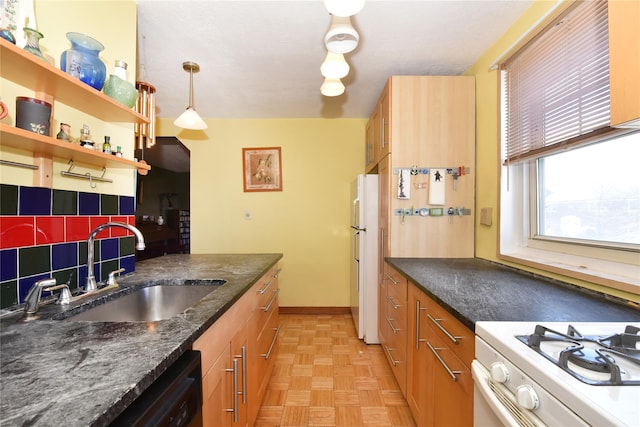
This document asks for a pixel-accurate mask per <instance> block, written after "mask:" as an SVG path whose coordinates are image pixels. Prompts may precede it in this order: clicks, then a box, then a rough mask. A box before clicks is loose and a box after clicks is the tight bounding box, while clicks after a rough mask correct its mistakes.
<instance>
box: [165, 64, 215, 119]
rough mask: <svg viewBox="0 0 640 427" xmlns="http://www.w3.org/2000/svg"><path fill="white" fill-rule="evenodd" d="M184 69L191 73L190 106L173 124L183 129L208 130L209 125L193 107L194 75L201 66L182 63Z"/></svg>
mask: <svg viewBox="0 0 640 427" xmlns="http://www.w3.org/2000/svg"><path fill="white" fill-rule="evenodd" d="M182 68H183V69H184V70H185V71H188V72H189V106H188V107H187V109H186V110H185V111H184V113H182V114H181V115H180V116H179V117H178V118H177V119H176V120H175V121H174V122H173V124H174V125H176V126H178V127H180V128H183V129H193V130H202V129H206V128H207V124H206V123H205V122H204V120H202V118H201V117H200V115H199V114H198V113H197V112H196V109H195V107H194V106H193V73H197V72H198V71H200V66H199V65H198V64H196V63H195V62H191V61H187V62H183V63H182Z"/></svg>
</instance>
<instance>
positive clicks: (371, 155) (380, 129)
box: [365, 82, 391, 173]
mask: <svg viewBox="0 0 640 427" xmlns="http://www.w3.org/2000/svg"><path fill="white" fill-rule="evenodd" d="M390 87H391V86H390V83H389V82H387V84H386V85H385V87H384V89H383V91H382V93H381V94H380V97H379V98H378V102H377V103H376V106H375V108H374V109H373V112H372V113H371V116H370V118H369V121H368V122H367V125H366V130H365V135H366V136H365V137H366V144H365V147H366V148H365V172H366V173H374V169H375V168H376V166H377V165H378V163H379V162H380V160H382V159H383V158H384V156H386V155H387V154H389V153H390V152H391V151H390V147H391V144H390V142H391V141H390V139H389V135H390V128H391V111H390V110H389V106H390V104H389V89H390Z"/></svg>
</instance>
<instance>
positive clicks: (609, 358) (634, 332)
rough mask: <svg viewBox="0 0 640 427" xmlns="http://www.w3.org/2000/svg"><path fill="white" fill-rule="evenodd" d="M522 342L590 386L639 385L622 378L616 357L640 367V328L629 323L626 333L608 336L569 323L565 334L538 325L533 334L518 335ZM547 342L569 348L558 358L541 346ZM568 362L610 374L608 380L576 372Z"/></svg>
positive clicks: (636, 381) (562, 351) (639, 381)
mask: <svg viewBox="0 0 640 427" xmlns="http://www.w3.org/2000/svg"><path fill="white" fill-rule="evenodd" d="M516 338H518V339H519V340H520V341H521V342H523V343H524V344H526V345H527V346H529V347H530V348H531V349H533V350H535V351H536V352H537V353H538V354H540V355H542V356H544V357H545V358H546V359H547V360H549V361H551V362H552V363H554V364H555V365H557V366H559V367H560V368H562V369H563V370H564V371H565V372H567V373H569V374H571V375H572V376H573V377H575V378H577V379H578V380H580V381H582V382H584V383H587V384H591V385H640V380H623V379H622V372H621V369H620V365H619V363H618V362H617V361H616V357H618V358H623V359H625V360H628V361H630V362H631V363H633V364H635V365H639V366H640V350H638V348H637V347H638V343H640V328H637V327H635V326H631V325H628V326H627V327H626V328H625V331H624V333H620V334H614V335H610V336H606V337H601V336H584V335H582V334H581V333H580V332H578V330H577V329H576V328H574V327H573V326H571V325H570V326H569V327H568V330H567V333H566V334H563V333H560V332H557V331H554V330H552V329H549V328H547V327H545V326H543V325H536V327H535V329H534V333H533V334H531V335H517V336H516ZM544 342H561V343H566V344H567V347H566V348H565V349H563V350H561V351H560V354H559V356H558V358H557V359H556V358H555V357H553V356H552V355H550V354H548V353H547V352H545V351H544V350H543V349H542V348H541V345H542V343H544ZM583 343H593V344H596V345H597V346H598V348H595V349H592V348H585V346H584V345H583ZM569 362H571V363H573V364H575V365H576V366H579V367H581V368H584V369H587V370H590V371H593V372H598V373H605V374H608V375H609V379H606V380H596V379H593V378H588V377H586V376H584V375H581V374H580V373H578V372H576V371H575V370H574V369H572V368H571V367H570V365H569Z"/></svg>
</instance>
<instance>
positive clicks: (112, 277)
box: [107, 268, 126, 286]
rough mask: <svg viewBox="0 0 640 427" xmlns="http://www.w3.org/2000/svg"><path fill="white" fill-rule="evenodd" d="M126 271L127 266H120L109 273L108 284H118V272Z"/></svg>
mask: <svg viewBox="0 0 640 427" xmlns="http://www.w3.org/2000/svg"><path fill="white" fill-rule="evenodd" d="M125 271H126V269H125V268H119V269H117V270H114V271H112V272H111V273H109V277H108V278H107V286H112V285H114V286H118V283H117V282H116V274H120V273H123V272H125Z"/></svg>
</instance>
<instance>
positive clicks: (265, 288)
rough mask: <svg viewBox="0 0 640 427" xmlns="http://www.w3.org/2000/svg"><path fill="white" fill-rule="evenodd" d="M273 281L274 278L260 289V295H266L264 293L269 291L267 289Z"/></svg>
mask: <svg viewBox="0 0 640 427" xmlns="http://www.w3.org/2000/svg"><path fill="white" fill-rule="evenodd" d="M271 282H272V280H269V281H268V282H267V283H265V284H264V286H263V287H262V289H260V290H259V291H258V293H259V294H260V295H264V293H265V292H267V289H269V286H271Z"/></svg>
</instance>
